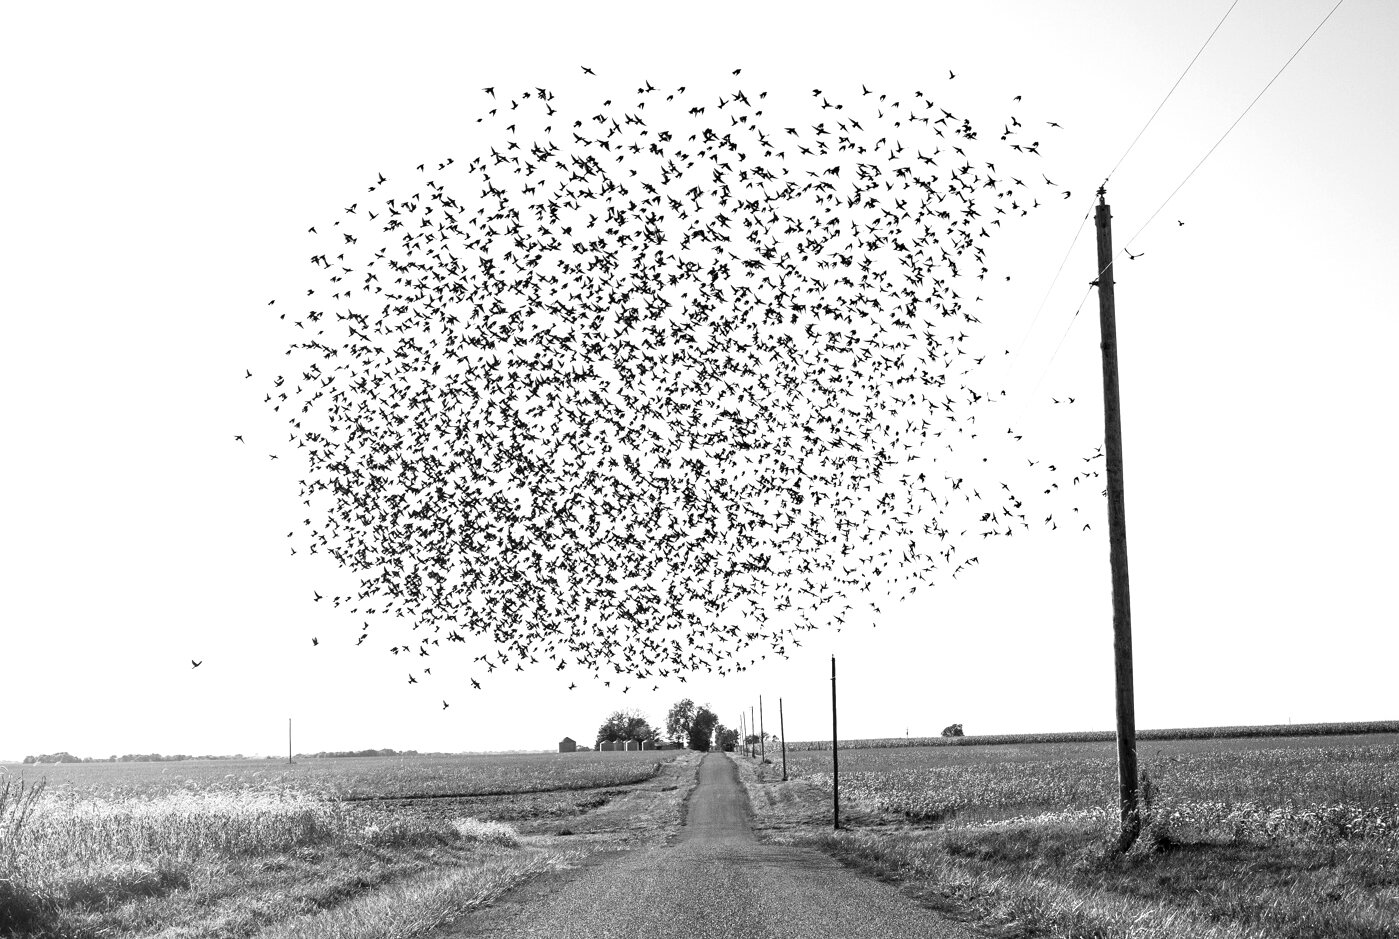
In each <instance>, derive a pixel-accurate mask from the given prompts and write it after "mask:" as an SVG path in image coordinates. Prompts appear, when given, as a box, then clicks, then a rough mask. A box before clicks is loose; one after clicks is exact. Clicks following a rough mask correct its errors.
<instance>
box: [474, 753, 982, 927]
mask: <svg viewBox="0 0 1399 939" xmlns="http://www.w3.org/2000/svg"><path fill="white" fill-rule="evenodd" d="M499 927H500V928H499V929H498V930H492V931H490V932H488V933H486V935H492V936H511V937H516V936H518V937H531V939H538V937H549V939H604V937H613V936H615V937H618V939H669V937H676V939H703V937H709V936H715V937H722V939H913V937H938V939H971V937H974V936H976V935H977V933H974V932H971V931H969V930H968V929H967V927H965V926H962V925H960V924H958V923H953V922H950V921H948V920H945V919H943V918H941V917H939V916H938V915H937V914H935V913H933V912H931V911H929V910H926V909H924V908H923V907H921V906H919V905H918V904H917V903H915V902H914V901H912V900H910V899H908V898H907V897H905V896H903V895H902V894H900V893H899V892H898V890H896V889H895V888H894V887H892V886H889V885H888V884H884V883H881V882H879V881H876V880H871V879H869V878H866V877H861V876H860V875H858V874H855V873H854V872H852V871H850V870H848V869H846V868H844V867H842V866H841V865H840V864H839V863H837V862H836V861H834V860H832V859H830V858H828V857H827V856H825V855H824V854H821V853H819V852H817V851H814V850H810V849H803V848H793V847H786V846H779V845H771V844H760V843H759V842H758V841H757V839H756V838H755V837H754V836H753V829H752V827H751V825H750V824H749V807H748V796H747V793H746V792H745V791H744V789H743V787H742V786H741V785H740V784H739V781H738V768H737V767H736V766H735V765H734V763H733V761H732V760H730V759H729V758H728V757H727V756H725V755H724V754H722V753H711V754H709V755H707V756H706V757H705V758H704V762H703V763H701V764H700V769H699V783H698V785H697V786H696V788H695V790H694V792H693V794H692V795H691V796H690V802H689V810H688V813H687V816H686V821H685V827H684V828H683V829H682V830H681V834H680V838H679V840H678V841H677V842H676V843H674V844H671V845H665V846H658V847H653V848H648V849H645V850H641V851H637V852H634V853H632V854H628V855H626V856H623V857H621V858H618V859H616V860H614V861H611V862H608V863H603V864H599V865H597V866H594V867H590V868H587V869H585V870H583V871H581V872H579V873H578V875H577V876H576V877H573V878H572V879H570V880H568V881H567V882H565V883H564V884H563V885H562V886H561V887H559V889H558V890H556V891H554V892H552V893H547V894H544V895H542V896H539V897H537V898H535V900H534V902H532V903H530V904H529V905H528V906H526V907H525V908H524V909H522V910H521V911H520V912H519V915H516V916H512V917H510V918H509V920H508V922H502V923H500V924H499Z"/></svg>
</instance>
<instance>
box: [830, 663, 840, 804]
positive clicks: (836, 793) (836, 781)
mask: <svg viewBox="0 0 1399 939" xmlns="http://www.w3.org/2000/svg"><path fill="white" fill-rule="evenodd" d="M831 791H832V796H833V799H832V802H831V805H832V806H833V808H834V810H835V811H834V813H833V817H834V819H835V827H836V828H837V829H839V828H840V734H839V733H838V732H837V730H836V657H835V656H834V655H832V656H831Z"/></svg>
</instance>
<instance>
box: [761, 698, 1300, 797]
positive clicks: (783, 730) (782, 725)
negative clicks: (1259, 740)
mask: <svg viewBox="0 0 1399 939" xmlns="http://www.w3.org/2000/svg"><path fill="white" fill-rule="evenodd" d="M1288 723H1289V724H1290V723H1292V721H1291V720H1290V719H1289V720H1288ZM777 732H778V733H779V734H781V735H782V781H783V782H786V781H787V722H786V721H784V720H783V719H782V699H781V698H778V699H777Z"/></svg>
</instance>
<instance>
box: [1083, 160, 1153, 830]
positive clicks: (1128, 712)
mask: <svg viewBox="0 0 1399 939" xmlns="http://www.w3.org/2000/svg"><path fill="white" fill-rule="evenodd" d="M1095 224H1096V226H1097V229H1098V280H1097V284H1098V321H1099V326H1100V329H1101V335H1102V355H1103V431H1104V432H1103V448H1104V450H1105V451H1106V457H1107V475H1108V561H1109V564H1110V566H1111V569H1112V651H1113V671H1114V678H1115V683H1116V693H1117V795H1118V806H1119V809H1120V810H1121V816H1122V817H1121V821H1122V830H1121V833H1120V834H1119V836H1118V840H1117V848H1118V850H1119V851H1123V852H1125V851H1126V850H1127V849H1128V848H1130V847H1131V846H1132V844H1133V842H1135V841H1136V840H1137V836H1138V835H1139V834H1141V828H1142V819H1141V811H1140V809H1139V808H1138V802H1137V795H1138V793H1137V717H1136V707H1135V694H1134V691H1133V687H1132V601H1131V595H1130V593H1129V590H1128V583H1127V502H1126V497H1125V495H1124V492H1123V482H1122V400H1121V397H1120V395H1119V389H1118V380H1117V305H1116V299H1115V297H1114V295H1113V281H1112V210H1111V207H1110V206H1109V205H1108V204H1107V192H1106V189H1105V188H1103V187H1099V189H1098V208H1097V213H1096V216H1095Z"/></svg>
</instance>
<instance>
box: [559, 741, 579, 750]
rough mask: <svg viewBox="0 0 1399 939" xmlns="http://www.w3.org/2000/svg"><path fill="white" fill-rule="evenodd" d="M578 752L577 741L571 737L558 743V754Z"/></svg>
mask: <svg viewBox="0 0 1399 939" xmlns="http://www.w3.org/2000/svg"><path fill="white" fill-rule="evenodd" d="M577 750H578V741H576V740H574V739H573V738H572V737H565V738H563V739H562V740H560V741H559V752H560V753H574V752H576V751H577Z"/></svg>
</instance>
